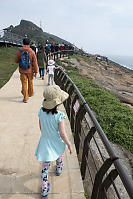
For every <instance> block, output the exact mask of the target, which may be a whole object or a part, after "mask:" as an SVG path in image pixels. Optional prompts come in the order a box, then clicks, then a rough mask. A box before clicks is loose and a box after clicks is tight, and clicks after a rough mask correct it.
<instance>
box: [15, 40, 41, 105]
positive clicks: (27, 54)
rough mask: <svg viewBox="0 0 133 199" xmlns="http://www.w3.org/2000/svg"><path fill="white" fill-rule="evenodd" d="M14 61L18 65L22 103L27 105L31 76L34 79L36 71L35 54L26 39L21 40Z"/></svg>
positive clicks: (31, 82) (31, 84)
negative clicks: (21, 43) (20, 46)
mask: <svg viewBox="0 0 133 199" xmlns="http://www.w3.org/2000/svg"><path fill="white" fill-rule="evenodd" d="M14 60H15V62H16V63H19V72H20V80H21V83H22V91H21V93H22V95H23V96H24V99H23V102H24V103H27V101H28V98H29V97H31V96H33V74H34V75H35V77H36V75H37V71H38V64H37V58H36V55H35V52H34V51H33V50H32V49H31V48H30V40H29V39H28V38H24V39H23V47H22V48H21V49H19V50H18V51H17V53H16V56H15V59H14ZM27 81H28V88H27Z"/></svg>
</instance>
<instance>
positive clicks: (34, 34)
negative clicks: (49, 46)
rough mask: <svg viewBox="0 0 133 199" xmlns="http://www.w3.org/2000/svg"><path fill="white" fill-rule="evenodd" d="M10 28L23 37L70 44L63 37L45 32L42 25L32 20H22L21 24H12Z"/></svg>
mask: <svg viewBox="0 0 133 199" xmlns="http://www.w3.org/2000/svg"><path fill="white" fill-rule="evenodd" d="M8 29H10V31H11V32H12V33H16V34H19V35H22V36H23V37H24V36H25V35H27V36H28V37H29V38H30V39H32V40H35V41H37V42H40V43H45V42H46V40H49V41H50V42H53V43H65V44H70V42H68V41H66V40H64V39H61V38H59V37H57V36H55V35H52V34H49V33H47V32H43V30H42V29H41V28H40V27H38V26H37V25H35V24H34V23H32V22H31V21H26V20H21V22H20V24H19V25H17V26H15V27H14V26H13V25H11V26H10V27H9V28H8Z"/></svg>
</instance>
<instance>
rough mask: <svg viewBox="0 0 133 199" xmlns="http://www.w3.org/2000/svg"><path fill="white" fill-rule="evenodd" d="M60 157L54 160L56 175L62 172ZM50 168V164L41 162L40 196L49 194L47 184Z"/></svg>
mask: <svg viewBox="0 0 133 199" xmlns="http://www.w3.org/2000/svg"><path fill="white" fill-rule="evenodd" d="M62 166H63V164H62V156H60V157H59V158H58V159H57V160H56V173H57V172H59V173H61V171H62ZM49 167H50V162H43V164H42V173H41V179H42V193H41V194H42V195H47V194H48V192H49V183H48V169H49Z"/></svg>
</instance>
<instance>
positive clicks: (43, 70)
mask: <svg viewBox="0 0 133 199" xmlns="http://www.w3.org/2000/svg"><path fill="white" fill-rule="evenodd" d="M42 79H44V68H42Z"/></svg>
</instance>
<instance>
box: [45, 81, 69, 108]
mask: <svg viewBox="0 0 133 199" xmlns="http://www.w3.org/2000/svg"><path fill="white" fill-rule="evenodd" d="M43 97H44V100H43V103H42V105H43V107H44V108H45V109H53V108H54V107H56V106H57V105H59V104H62V103H63V102H64V101H65V100H66V99H67V98H68V97H69V94H68V93H66V92H65V91H63V90H61V89H60V87H59V86H57V85H52V86H46V87H45V89H44V92H43Z"/></svg>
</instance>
